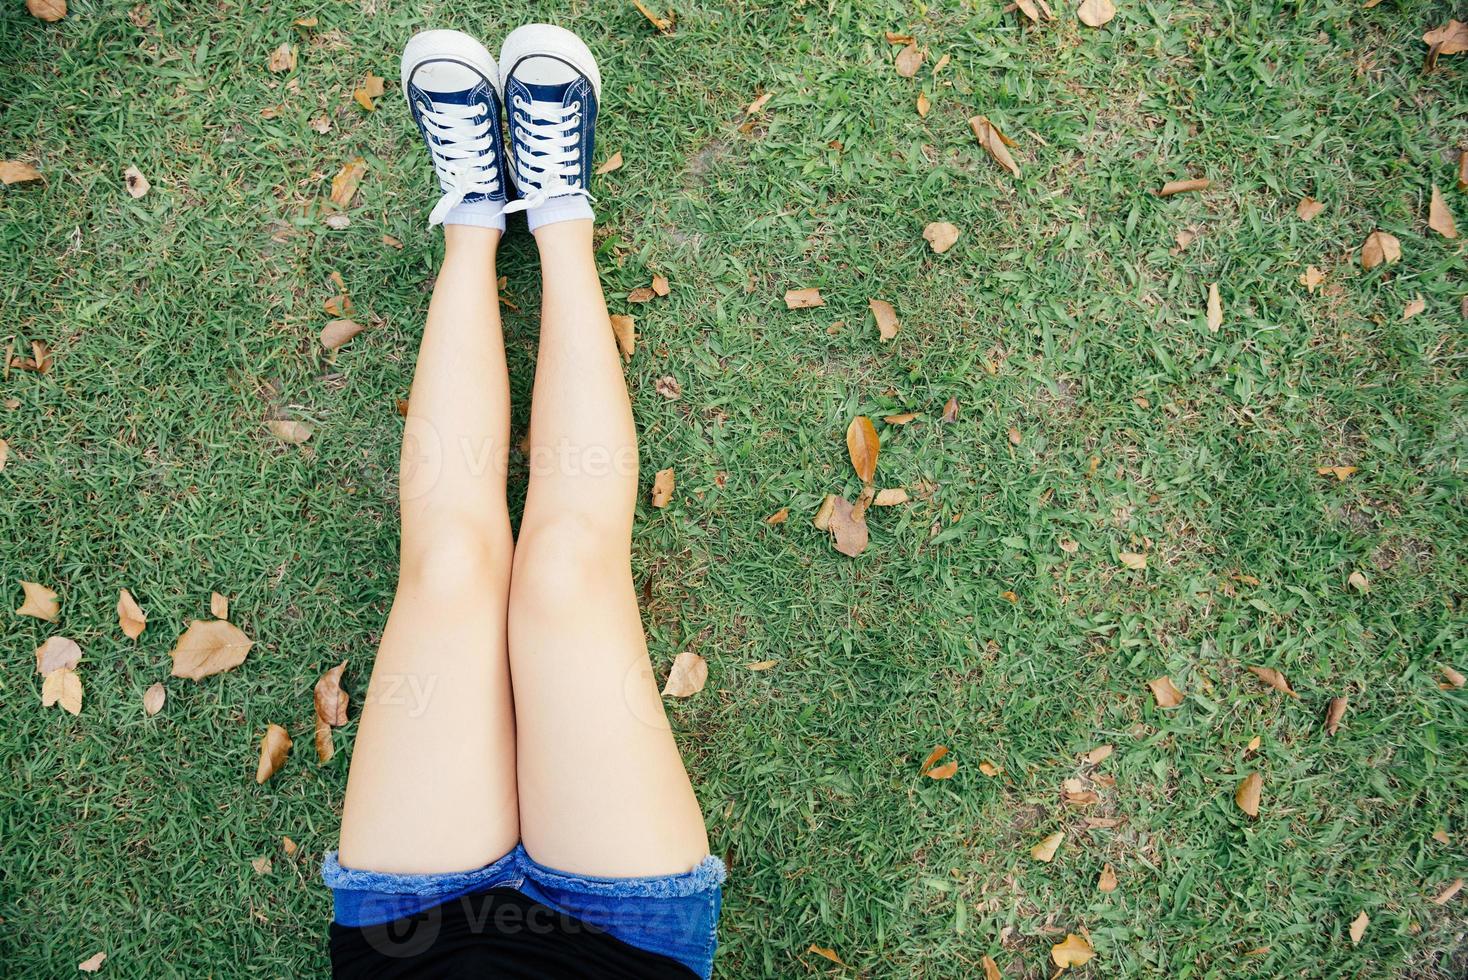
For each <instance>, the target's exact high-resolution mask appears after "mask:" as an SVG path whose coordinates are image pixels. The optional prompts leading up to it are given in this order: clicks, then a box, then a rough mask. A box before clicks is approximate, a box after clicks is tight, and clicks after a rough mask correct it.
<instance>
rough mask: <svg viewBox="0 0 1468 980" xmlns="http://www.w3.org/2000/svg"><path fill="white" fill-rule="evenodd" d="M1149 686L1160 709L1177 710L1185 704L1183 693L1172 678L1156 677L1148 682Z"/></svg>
mask: <svg viewBox="0 0 1468 980" xmlns="http://www.w3.org/2000/svg"><path fill="white" fill-rule="evenodd" d="M1147 686H1148V687H1150V688H1151V689H1152V696H1153V697H1154V698H1156V699H1157V707H1159V708H1176V707H1177V706H1178V705H1180V704H1182V703H1183V692H1182V691H1179V690H1178V689H1177V685H1175V684H1173V682H1172V678H1171V677H1168V676H1166V675H1163V676H1162V677H1155V678H1153V679H1152V680H1150V681H1148V682H1147Z"/></svg>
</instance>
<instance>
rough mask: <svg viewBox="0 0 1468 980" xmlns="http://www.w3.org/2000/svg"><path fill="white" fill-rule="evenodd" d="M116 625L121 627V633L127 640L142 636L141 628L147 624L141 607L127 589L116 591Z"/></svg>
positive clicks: (146, 618)
mask: <svg viewBox="0 0 1468 980" xmlns="http://www.w3.org/2000/svg"><path fill="white" fill-rule="evenodd" d="M117 625H118V626H120V627H122V634H123V635H124V636H126V637H127V638H128V639H129V640H136V639H137V638H138V637H140V636H142V635H143V628H144V627H145V626H147V625H148V617H147V615H146V614H144V612H143V608H142V607H141V606H139V605H138V600H136V599H134V598H133V594H132V593H131V592H129V591H128V590H127V589H119V590H118V593H117Z"/></svg>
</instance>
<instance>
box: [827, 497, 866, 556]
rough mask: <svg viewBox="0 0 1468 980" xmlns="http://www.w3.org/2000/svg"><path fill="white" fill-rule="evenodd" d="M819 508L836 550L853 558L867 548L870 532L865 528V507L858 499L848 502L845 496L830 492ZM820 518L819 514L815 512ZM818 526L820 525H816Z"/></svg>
mask: <svg viewBox="0 0 1468 980" xmlns="http://www.w3.org/2000/svg"><path fill="white" fill-rule="evenodd" d="M826 505H827V506H829V510H827V506H822V508H821V510H822V513H823V514H824V516H825V527H824V528H822V530H826V531H829V532H830V533H831V538H832V542H833V545H834V546H835V548H836V550H837V551H839V552H841V554H843V555H846V556H847V557H849V558H855V557H857V556H858V555H860V554H861V553H862V552H863V551H865V550H866V549H867V544H868V542H869V540H870V532H869V531H868V530H867V518H866V507H865V506H863V505H861V502H860V501H858V503H857V504H856V505H853V504H850V503H848V502H847V501H846V498H845V497H838V496H836V495H835V494H831V495H829V496H827V497H826ZM816 516H817V519H820V517H821V516H822V515H821V514H817V515H816ZM817 526H818V527H819V526H820V525H817Z"/></svg>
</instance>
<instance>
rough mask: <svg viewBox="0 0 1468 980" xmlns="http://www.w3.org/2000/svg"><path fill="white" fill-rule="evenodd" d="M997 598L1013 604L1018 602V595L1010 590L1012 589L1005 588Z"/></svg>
mask: <svg viewBox="0 0 1468 980" xmlns="http://www.w3.org/2000/svg"><path fill="white" fill-rule="evenodd" d="M999 598H1001V599H1003V600H1004V601H1005V602H1008V603H1013V604H1018V603H1019V596H1017V595H1015V594H1014V590H1012V589H1005V590H1004V591H1003V592H1001V593H999Z"/></svg>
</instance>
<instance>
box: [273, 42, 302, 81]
mask: <svg viewBox="0 0 1468 980" xmlns="http://www.w3.org/2000/svg"><path fill="white" fill-rule="evenodd" d="M269 64H270V70H271V71H273V72H275V73H276V74H279V73H280V72H283V71H294V70H295V67H296V46H295V45H294V44H292V43H291V42H289V41H284V42H282V43H281V45H280V47H278V48H276V49H275V50H274V51H272V52H270V62H269Z"/></svg>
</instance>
